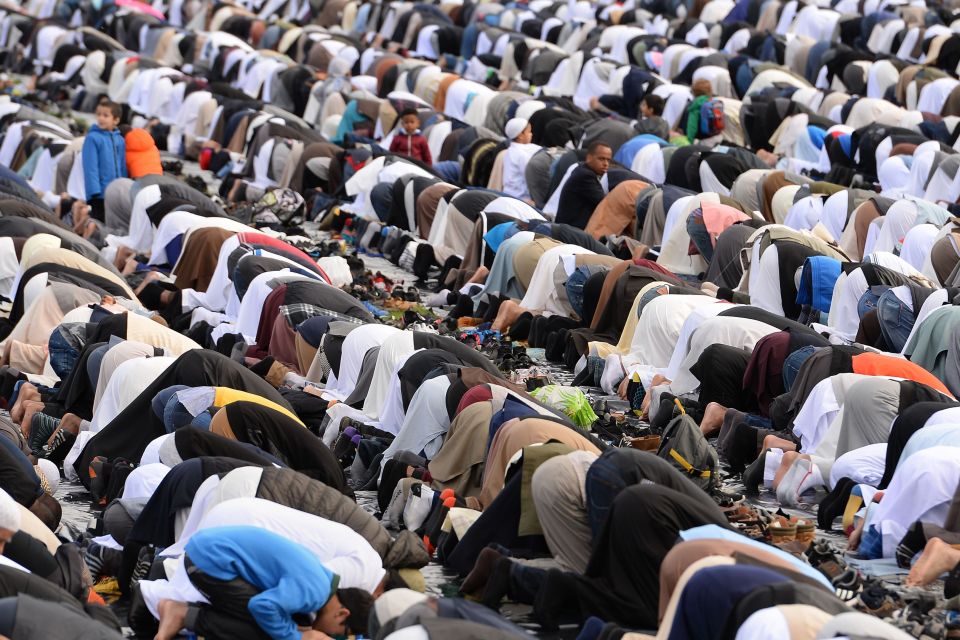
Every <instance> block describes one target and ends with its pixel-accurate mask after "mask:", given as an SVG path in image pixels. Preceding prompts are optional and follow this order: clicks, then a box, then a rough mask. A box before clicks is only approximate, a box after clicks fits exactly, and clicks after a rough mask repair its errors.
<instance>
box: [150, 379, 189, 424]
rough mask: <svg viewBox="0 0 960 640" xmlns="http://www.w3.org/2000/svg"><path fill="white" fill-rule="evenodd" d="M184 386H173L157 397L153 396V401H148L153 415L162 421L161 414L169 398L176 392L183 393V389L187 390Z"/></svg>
mask: <svg viewBox="0 0 960 640" xmlns="http://www.w3.org/2000/svg"><path fill="white" fill-rule="evenodd" d="M189 388H190V387H188V386H187V385H185V384H175V385H173V386H172V387H167V388H166V389H163V390H162V391H160V392H159V393H157V395H155V396H153V400H151V401H150V407H151V408H152V409H153V414H154V415H155V416H157V417H158V418H160V419H161V420H163V412H164V410H165V409H166V408H167V402H168V401H169V400H170V398H172V397H173V394H175V393H176V392H177V391H183V390H184V389H189Z"/></svg>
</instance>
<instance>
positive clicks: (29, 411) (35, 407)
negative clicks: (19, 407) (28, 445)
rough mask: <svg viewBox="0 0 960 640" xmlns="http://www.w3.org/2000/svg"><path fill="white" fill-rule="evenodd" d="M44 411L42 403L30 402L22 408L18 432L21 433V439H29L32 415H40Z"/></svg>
mask: <svg viewBox="0 0 960 640" xmlns="http://www.w3.org/2000/svg"><path fill="white" fill-rule="evenodd" d="M43 409H44V404H43V403H42V402H35V401H34V400H30V401H29V402H26V403H25V404H24V406H23V420H22V421H21V422H20V431H21V432H22V433H23V437H24V438H27V439H28V440H29V439H30V428H31V427H32V426H33V425H32V424H31V423H32V422H33V414H35V413H42V412H43Z"/></svg>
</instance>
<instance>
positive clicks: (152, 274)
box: [124, 258, 163, 295]
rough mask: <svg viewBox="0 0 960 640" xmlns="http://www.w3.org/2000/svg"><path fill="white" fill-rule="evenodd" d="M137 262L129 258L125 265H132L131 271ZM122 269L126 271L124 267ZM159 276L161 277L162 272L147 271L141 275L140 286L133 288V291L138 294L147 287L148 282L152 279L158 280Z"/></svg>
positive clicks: (134, 268)
mask: <svg viewBox="0 0 960 640" xmlns="http://www.w3.org/2000/svg"><path fill="white" fill-rule="evenodd" d="M131 262H132V263H133V265H131V264H130V263H131ZM138 264H139V263H138V262H137V261H136V260H134V259H133V258H131V259H130V260H127V266H132V267H133V270H132V271H131V273H133V271H135V270H136V268H137V265H138ZM124 271H126V268H124ZM161 278H163V274H161V273H160V272H159V271H151V272H150V273H148V274H147V275H145V276H144V277H143V281H142V282H140V286H138V287H137V288H136V289H134V290H133V292H134V293H135V294H137V295H140V294H141V293H142V292H143V290H144V289H145V288H146V287H147V285H148V284H150V283H151V282H153V281H154V280H160V279H161Z"/></svg>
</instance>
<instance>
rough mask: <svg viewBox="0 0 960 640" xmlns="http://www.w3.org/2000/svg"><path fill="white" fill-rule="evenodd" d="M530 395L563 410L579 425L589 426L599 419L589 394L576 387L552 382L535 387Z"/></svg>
mask: <svg viewBox="0 0 960 640" xmlns="http://www.w3.org/2000/svg"><path fill="white" fill-rule="evenodd" d="M530 395H532V396H533V397H534V398H536V399H537V400H539V401H540V402H542V403H544V404H545V405H547V406H548V407H551V408H553V409H558V410H560V411H562V412H563V413H564V415H566V416H567V417H568V418H570V419H571V420H573V423H574V424H575V425H577V426H578V427H581V428H586V427H589V426H590V425H592V424H593V423H594V422H595V421H596V420H597V414H596V413H594V412H593V407H591V406H590V401H589V400H587V396H585V395H584V394H583V391H581V390H580V389H578V388H576V387H564V386H561V385H558V384H550V385H547V386H545V387H540V388H539V389H534V390H533V391H532V392H531V393H530Z"/></svg>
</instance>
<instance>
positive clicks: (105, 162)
mask: <svg viewBox="0 0 960 640" xmlns="http://www.w3.org/2000/svg"><path fill="white" fill-rule="evenodd" d="M122 113H123V111H122V110H121V108H120V105H119V104H117V103H116V102H112V101H110V100H101V101H100V104H98V105H97V109H96V116H97V123H96V124H95V125H92V126H91V127H90V130H89V131H88V132H87V137H86V138H85V139H84V141H83V151H82V155H83V181H84V184H85V187H86V191H87V204H89V205H90V217H91V218H96V219H97V220H99V221H101V222H103V220H104V215H103V194H104V193H106V191H107V185H108V184H110V183H111V182H113V181H114V180H116V179H117V178H126V177H127V148H126V145H125V144H124V142H123V136H122V135H121V134H120V131H119V130H118V129H117V127H118V126H119V125H120V116H121V115H122Z"/></svg>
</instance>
